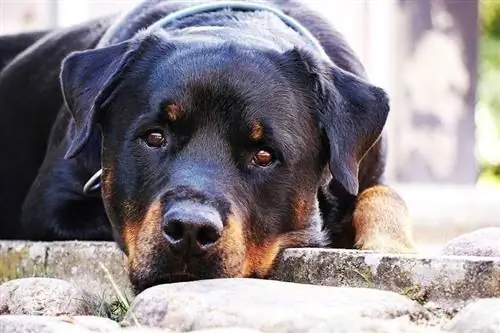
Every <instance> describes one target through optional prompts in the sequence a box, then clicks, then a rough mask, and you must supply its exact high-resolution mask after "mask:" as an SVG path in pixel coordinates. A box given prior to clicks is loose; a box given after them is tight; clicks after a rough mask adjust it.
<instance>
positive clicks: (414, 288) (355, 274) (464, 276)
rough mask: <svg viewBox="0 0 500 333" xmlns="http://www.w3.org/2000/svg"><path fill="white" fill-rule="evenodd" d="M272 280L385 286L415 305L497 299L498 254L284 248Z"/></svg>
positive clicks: (499, 290) (499, 291) (499, 294)
mask: <svg viewBox="0 0 500 333" xmlns="http://www.w3.org/2000/svg"><path fill="white" fill-rule="evenodd" d="M273 279H276V280H281V281H290V282H298V283H308V284H316V285H326V286H339V287H340V286H349V287H363V288H376V289H382V290H391V291H394V292H398V293H401V294H403V295H406V296H408V297H410V298H411V299H415V300H417V301H418V302H420V303H424V302H427V301H429V300H432V301H438V302H450V301H458V300H470V299H474V298H485V297H500V257H472V256H469V257H468V256H435V257H430V256H420V255H392V254H383V253H374V252H369V251H356V250H334V249H288V250H285V251H284V252H283V255H282V256H281V258H279V260H278V265H277V269H276V272H275V274H274V276H273Z"/></svg>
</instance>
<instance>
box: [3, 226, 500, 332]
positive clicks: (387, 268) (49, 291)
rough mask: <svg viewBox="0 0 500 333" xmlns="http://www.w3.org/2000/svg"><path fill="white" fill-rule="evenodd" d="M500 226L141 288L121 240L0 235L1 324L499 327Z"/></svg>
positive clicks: (129, 328)
mask: <svg viewBox="0 0 500 333" xmlns="http://www.w3.org/2000/svg"><path fill="white" fill-rule="evenodd" d="M499 234H500V228H488V229H483V230H478V231H475V232H472V233H468V234H465V235H462V236H460V237H458V238H456V239H454V240H452V241H450V242H449V243H448V244H445V245H444V246H443V247H442V248H441V250H440V253H436V254H434V255H432V256H429V255H393V254H378V253H372V252H366V251H354V250H332V249H288V250H286V251H284V253H283V254H282V255H281V257H280V258H279V260H278V262H277V269H276V272H275V273H274V275H273V276H272V277H271V279H269V280H258V279H220V280H204V281H195V282H187V283H177V284H170V285H159V286H155V287H152V288H149V289H147V290H145V291H144V292H142V293H141V294H139V295H137V297H135V298H134V297H133V296H132V293H131V292H130V289H129V287H130V286H129V283H128V279H127V272H126V269H125V265H124V264H125V260H126V258H125V257H124V256H123V254H122V253H121V252H120V251H119V250H118V248H117V247H116V246H115V244H113V243H105V242H104V243H102V242H54V243H38V242H32V243H30V242H0V258H1V259H0V276H1V277H2V278H3V280H2V282H3V284H1V285H0V332H1V333H3V332H20V333H25V332H85V333H89V332H160V331H161V332H235V333H237V332H242V333H244V332H266V333H267V332H278V333H279V332H289V333H302V332H311V333H312V332H319V333H321V332H333V333H335V332H403V333H404V332H456V333H462V332H485V333H486V332H499V333H500V315H499V314H500V256H499V255H498V254H499V253H500V241H499V238H498V235H499ZM495 314H497V315H495Z"/></svg>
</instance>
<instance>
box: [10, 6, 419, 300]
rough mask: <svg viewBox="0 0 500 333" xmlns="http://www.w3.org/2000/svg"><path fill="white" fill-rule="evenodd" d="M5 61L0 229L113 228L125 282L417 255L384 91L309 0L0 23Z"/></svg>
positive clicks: (45, 235)
mask: <svg viewBox="0 0 500 333" xmlns="http://www.w3.org/2000/svg"><path fill="white" fill-rule="evenodd" d="M4 50H5V51H4ZM0 64H2V68H1V72H0V116H1V117H2V131H0V137H1V140H0V145H1V151H2V155H3V162H2V164H1V166H0V180H1V182H2V183H1V187H0V195H1V203H0V213H1V216H2V218H3V221H2V224H1V226H0V232H1V234H0V236H1V238H4V239H27V240H34V241H55V240H106V241H115V242H116V243H117V244H118V246H119V247H120V248H121V250H123V252H124V253H125V254H126V256H127V258H128V266H129V267H128V269H129V272H130V273H129V274H130V281H131V282H132V285H133V286H134V288H135V290H136V291H137V292H140V291H142V290H144V289H146V288H149V287H151V286H154V285H157V284H162V283H171V282H179V281H190V280H196V279H210V278H224V277H255V278H266V277H268V276H269V274H271V272H272V269H273V266H274V263H275V261H276V258H277V256H278V255H279V253H280V252H281V251H282V250H284V249H286V248H290V247H332V248H351V249H353V248H354V249H360V250H371V251H381V252H400V253H404V252H413V251H414V245H413V240H412V234H411V221H410V219H409V217H408V212H407V208H406V206H405V203H404V201H403V200H402V198H401V197H400V196H399V195H398V194H397V193H396V192H395V191H394V190H393V189H391V188H390V187H389V186H387V185H386V184H385V183H384V180H383V175H384V167H385V157H386V141H385V134H384V133H385V130H384V128H385V123H386V120H387V117H388V114H389V109H390V107H389V97H388V95H387V93H386V92H385V91H384V90H383V89H382V88H380V87H377V86H375V85H373V84H371V83H370V82H369V81H368V79H367V75H366V73H365V70H364V68H363V65H362V64H361V62H360V60H359V59H358V58H357V57H356V55H355V54H354V52H353V51H352V49H351V48H350V47H349V45H348V44H347V42H346V41H345V40H344V38H343V37H342V35H341V34H340V32H338V31H337V30H335V28H334V27H332V26H331V24H330V23H329V22H328V21H327V20H325V19H324V18H323V17H321V16H320V15H319V14H318V13H316V12H314V11H313V10H311V9H310V8H307V7H306V6H305V5H304V4H303V3H300V2H297V1H295V0H290V1H283V0H275V1H271V0H265V1H258V2H250V1H244V2H224V1H214V2H203V1H174V0H146V1H143V2H142V3H140V4H139V5H137V6H136V7H135V8H133V9H132V10H130V11H128V12H126V13H124V14H120V15H110V16H106V17H101V18H98V19H94V20H90V21H87V22H84V23H82V24H78V25H75V26H72V27H67V28H55V29H50V30H46V31H36V32H32V33H24V34H19V35H9V36H2V37H0Z"/></svg>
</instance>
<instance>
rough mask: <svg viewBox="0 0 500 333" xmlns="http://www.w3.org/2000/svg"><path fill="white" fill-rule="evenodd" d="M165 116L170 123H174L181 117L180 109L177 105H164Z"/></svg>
mask: <svg viewBox="0 0 500 333" xmlns="http://www.w3.org/2000/svg"><path fill="white" fill-rule="evenodd" d="M164 110H165V115H166V116H167V119H168V120H170V121H176V120H178V119H179V118H180V117H181V108H180V106H179V105H178V104H175V103H171V104H167V105H165V109H164Z"/></svg>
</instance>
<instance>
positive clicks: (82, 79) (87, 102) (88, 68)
mask: <svg viewBox="0 0 500 333" xmlns="http://www.w3.org/2000/svg"><path fill="white" fill-rule="evenodd" d="M138 44H139V43H131V42H123V43H120V44H115V45H112V46H108V47H103V48H97V49H91V50H85V51H77V52H73V53H71V54H70V55H69V56H68V57H66V58H65V59H64V61H63V63H62V66H61V74H60V82H61V89H62V94H63V98H64V102H65V104H66V107H67V108H68V109H69V112H70V113H71V115H72V116H73V118H74V121H75V133H74V137H73V141H72V143H71V145H70V147H69V148H68V150H67V152H66V155H65V158H67V159H70V158H73V157H75V156H76V155H78V153H79V152H80V151H81V150H82V148H83V147H84V145H85V144H86V142H87V140H88V139H89V136H90V134H91V131H92V128H93V126H94V125H95V119H96V114H97V113H98V111H99V109H100V108H101V107H102V106H103V105H104V104H105V103H106V100H108V99H109V98H110V96H111V95H112V93H113V91H114V89H115V88H116V86H117V85H118V83H119V82H120V77H121V76H122V75H123V73H124V71H125V68H126V67H127V66H128V64H129V63H130V61H131V60H132V59H133V56H134V52H135V51H136V50H137V48H138Z"/></svg>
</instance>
